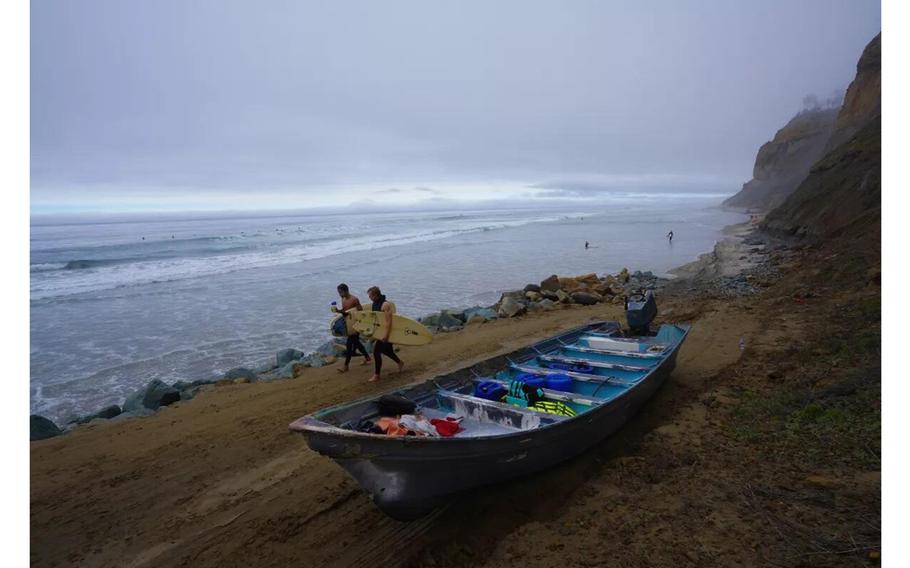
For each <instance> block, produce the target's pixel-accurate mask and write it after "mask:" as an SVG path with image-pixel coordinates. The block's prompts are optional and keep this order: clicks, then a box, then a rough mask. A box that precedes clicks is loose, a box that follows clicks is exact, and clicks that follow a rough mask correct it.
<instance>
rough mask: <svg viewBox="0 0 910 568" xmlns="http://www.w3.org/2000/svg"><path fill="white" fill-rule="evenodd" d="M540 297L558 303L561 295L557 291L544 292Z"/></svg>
mask: <svg viewBox="0 0 910 568" xmlns="http://www.w3.org/2000/svg"><path fill="white" fill-rule="evenodd" d="M540 295H541V296H543V297H544V299H546V300H550V301H552V302H558V301H559V295H558V294H557V293H556V291H555V290H552V291H551V290H543V291H541V292H540Z"/></svg>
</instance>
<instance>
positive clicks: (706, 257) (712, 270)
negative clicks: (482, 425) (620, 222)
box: [30, 222, 766, 441]
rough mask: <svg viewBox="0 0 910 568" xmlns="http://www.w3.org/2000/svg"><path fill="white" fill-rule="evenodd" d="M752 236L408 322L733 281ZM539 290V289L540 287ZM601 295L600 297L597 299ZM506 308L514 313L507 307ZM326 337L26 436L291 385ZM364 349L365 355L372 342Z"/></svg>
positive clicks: (154, 384)
mask: <svg viewBox="0 0 910 568" xmlns="http://www.w3.org/2000/svg"><path fill="white" fill-rule="evenodd" d="M756 229H757V226H756V225H755V224H754V223H750V222H743V223H736V224H732V225H726V226H724V227H723V228H722V229H721V233H722V234H723V235H724V238H722V239H720V240H719V241H717V242H715V244H714V247H713V248H712V250H710V251H708V252H705V253H702V254H701V255H699V256H698V258H697V259H696V260H694V261H692V262H689V263H686V264H683V265H681V266H678V267H675V268H671V269H670V270H668V271H667V273H666V275H665V276H655V275H654V274H653V273H652V272H650V271H645V272H641V271H639V270H636V271H634V272H631V273H630V272H629V271H628V269H627V268H624V269H623V270H622V271H620V272H619V273H617V274H605V275H602V276H600V277H597V278H595V279H592V278H591V277H592V276H594V273H589V274H585V275H579V276H575V277H570V276H558V275H555V274H554V275H551V276H550V277H549V278H553V277H556V278H557V281H560V282H561V283H560V285H559V286H558V288H559V289H562V288H563V287H564V286H568V288H569V289H565V290H564V291H565V292H566V294H567V295H568V297H560V295H558V294H556V293H555V292H553V293H551V294H549V295H548V296H547V297H546V298H545V297H543V296H541V295H540V291H541V290H540V286H539V285H536V284H528V285H527V286H525V288H524V289H523V290H506V291H504V292H502V293H501V296H500V299H499V300H498V301H497V302H496V303H495V304H492V305H490V306H472V307H467V308H451V307H444V308H440V309H439V311H436V312H431V313H429V314H425V315H423V316H421V317H418V318H415V319H416V320H417V321H419V322H421V323H423V324H424V325H426V326H427V327H428V328H429V329H430V330H431V331H432V332H433V334H434V336H436V335H438V334H440V333H452V332H457V331H461V330H463V329H464V328H465V327H466V326H467V325H468V324H469V320H470V319H471V318H472V317H474V322H473V323H486V322H489V321H493V320H496V319H503V318H506V319H507V318H510V317H516V316H521V315H524V314H526V313H529V312H530V313H534V312H540V311H550V310H553V309H557V307H564V306H565V305H571V304H573V303H576V302H575V301H574V300H573V299H572V298H571V295H572V294H574V293H576V292H582V293H588V292H593V295H594V299H593V300H592V299H591V298H584V299H583V302H585V304H586V305H592V304H595V303H603V302H606V303H611V302H612V303H614V304H615V303H617V300H618V299H619V298H621V297H622V296H624V295H628V294H630V293H632V292H633V291H636V290H652V291H655V292H658V291H660V290H662V289H664V288H665V287H667V286H669V285H671V284H672V285H673V286H679V285H681V283H683V282H695V283H701V282H704V281H705V280H707V279H710V278H716V277H718V276H736V275H737V274H742V273H745V272H746V271H747V270H749V269H751V268H754V267H755V266H760V265H761V264H762V263H763V262H764V260H765V259H766V257H765V252H764V250H763V249H764V245H763V244H761V245H758V248H755V247H747V239H748V237H749V236H750V235H753V234H755V233H756ZM734 257H736V258H734ZM579 278H582V279H586V280H587V282H573V281H578V280H579ZM543 282H544V281H541V283H543ZM579 284H580V286H579ZM605 290H606V292H607V293H606V294H604V293H603V292H604V291H605ZM744 291H747V290H746V289H745V288H743V289H742V290H740V291H739V292H740V293H742V292H744ZM753 291H754V290H753ZM529 292H531V293H533V294H536V295H537V297H536V298H535V297H533V296H531V297H530V298H529V296H528V293H529ZM598 292H600V293H598ZM507 298H508V299H509V300H508V301H507V303H509V304H510V305H509V306H508V307H507V310H505V311H504V312H502V313H500V308H501V305H502V303H503V301H504V300H506V299H507ZM512 300H514V301H515V302H517V303H518V304H520V305H518V306H514V305H511V304H512ZM541 300H550V303H547V302H542V303H541ZM328 337H329V339H328V340H327V341H325V342H323V343H322V344H321V345H320V346H319V347H318V348H316V349H315V350H314V351H313V352H310V353H306V352H304V351H301V350H298V349H296V348H285V349H282V350H280V351H278V352H277V353H276V354H275V362H274V363H272V364H269V363H265V364H263V363H262V362H261V361H260V363H258V364H252V365H249V366H246V365H243V366H240V367H235V368H232V369H229V370H228V371H226V372H225V373H224V374H223V375H221V376H220V377H213V378H209V379H196V380H182V379H181V380H178V381H176V382H174V383H171V384H167V383H164V382H162V381H160V380H157V379H156V380H153V381H151V382H149V383H148V384H147V385H146V386H145V387H142V388H140V389H139V390H137V391H134V392H133V394H131V395H129V396H127V397H126V399H125V400H124V401H123V402H122V403H120V404H112V405H107V406H105V407H102V408H99V409H97V410H96V411H95V412H91V413H89V414H85V415H76V416H72V415H71V416H70V417H68V418H64V419H63V420H62V421H61V424H57V423H56V422H54V421H52V420H51V419H49V418H47V417H45V416H43V415H40V414H32V415H31V417H30V420H31V422H32V425H31V426H32V430H33V432H37V437H35V435H33V437H32V441H36V440H43V439H47V438H51V437H55V436H59V435H62V434H66V433H69V432H71V431H72V430H74V429H75V428H76V427H79V426H82V425H86V424H92V423H99V422H106V421H109V420H114V421H123V420H126V419H131V418H143V417H147V416H151V415H153V414H155V413H156V412H158V411H159V410H161V409H163V408H166V407H167V406H169V405H170V404H174V403H177V402H187V401H190V400H192V399H194V398H195V397H196V396H197V395H198V394H200V393H203V392H205V391H208V390H210V389H211V388H214V387H220V386H226V385H228V384H246V383H256V382H268V381H274V380H290V379H295V378H298V377H299V376H300V375H301V374H302V373H303V372H304V370H305V369H306V368H320V367H323V366H326V365H334V364H336V362H337V358H338V357H339V356H342V355H343V353H344V351H343V342H341V341H340V340H339V339H338V338H333V337H331V336H328ZM366 341H367V343H368V344H369V345H367V347H368V348H369V347H370V346H371V344H372V342H371V341H370V340H366Z"/></svg>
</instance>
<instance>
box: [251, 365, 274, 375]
mask: <svg viewBox="0 0 910 568" xmlns="http://www.w3.org/2000/svg"><path fill="white" fill-rule="evenodd" d="M277 368H278V367H277V366H275V363H263V364H262V365H259V366H257V367H256V368H255V369H253V371H255V372H256V374H257V375H261V374H263V373H268V372H269V371H274V370H275V369H277Z"/></svg>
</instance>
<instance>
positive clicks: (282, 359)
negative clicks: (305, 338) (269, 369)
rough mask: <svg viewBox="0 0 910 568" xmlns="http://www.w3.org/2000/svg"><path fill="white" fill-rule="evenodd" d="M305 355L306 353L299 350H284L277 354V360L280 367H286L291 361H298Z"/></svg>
mask: <svg viewBox="0 0 910 568" xmlns="http://www.w3.org/2000/svg"><path fill="white" fill-rule="evenodd" d="M304 355H306V353H304V352H303V351H300V350H297V349H282V350H281V351H279V352H278V353H276V354H275V360H276V361H277V364H278V367H284V366H285V365H287V364H288V363H290V362H291V361H296V360H298V359H300V358H301V357H303V356H304Z"/></svg>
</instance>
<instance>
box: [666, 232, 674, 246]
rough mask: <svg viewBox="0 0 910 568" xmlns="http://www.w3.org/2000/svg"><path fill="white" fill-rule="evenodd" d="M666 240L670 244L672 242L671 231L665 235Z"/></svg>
mask: <svg viewBox="0 0 910 568" xmlns="http://www.w3.org/2000/svg"><path fill="white" fill-rule="evenodd" d="M667 240H668V241H669V242H671V243H672V242H673V231H670V232H669V233H667Z"/></svg>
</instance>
